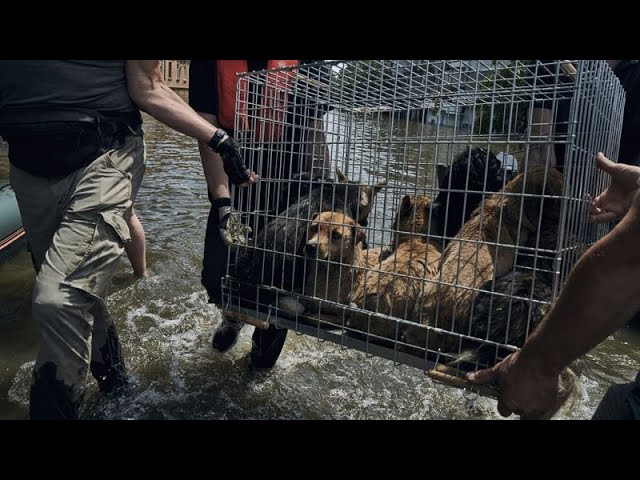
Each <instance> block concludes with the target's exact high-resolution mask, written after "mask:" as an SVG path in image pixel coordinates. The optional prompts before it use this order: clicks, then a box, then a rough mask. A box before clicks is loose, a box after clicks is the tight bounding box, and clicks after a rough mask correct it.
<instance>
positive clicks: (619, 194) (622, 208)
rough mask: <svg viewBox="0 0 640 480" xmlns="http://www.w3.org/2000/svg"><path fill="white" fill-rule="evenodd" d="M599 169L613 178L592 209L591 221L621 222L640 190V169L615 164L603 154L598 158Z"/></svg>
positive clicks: (594, 201)
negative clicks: (639, 185)
mask: <svg viewBox="0 0 640 480" xmlns="http://www.w3.org/2000/svg"><path fill="white" fill-rule="evenodd" d="M596 161H597V163H598V168H600V169H601V170H604V171H605V172H607V173H608V174H609V175H610V176H611V181H610V183H609V186H608V187H607V188H606V189H605V190H604V191H603V192H602V193H601V194H600V195H598V196H597V197H596V198H595V199H594V200H593V201H592V202H591V207H590V212H589V213H590V215H589V220H590V221H591V222H594V223H607V222H615V221H618V220H621V219H622V217H624V216H625V214H626V213H627V211H628V210H629V208H630V207H631V202H632V201H633V195H634V193H635V192H636V190H637V189H638V179H640V168H638V167H635V166H632V165H626V164H624V163H614V162H612V161H611V160H609V159H608V158H607V157H605V156H604V155H603V154H602V153H601V152H599V153H598V155H597V156H596Z"/></svg>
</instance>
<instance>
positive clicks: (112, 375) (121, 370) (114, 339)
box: [89, 326, 129, 395]
mask: <svg viewBox="0 0 640 480" xmlns="http://www.w3.org/2000/svg"><path fill="white" fill-rule="evenodd" d="M100 354H101V357H102V360H103V361H102V362H96V361H92V362H91V364H90V365H89V369H90V370H91V374H92V375H93V377H94V378H95V379H96V381H97V382H98V388H99V389H100V392H101V393H103V394H105V395H106V394H110V393H112V392H116V393H121V392H122V391H123V390H124V389H125V388H126V387H127V385H129V378H128V377H127V371H126V368H125V364H124V359H123V358H122V350H121V348H120V340H119V339H118V334H117V333H116V329H115V327H113V326H110V327H109V328H108V329H107V341H106V343H105V344H104V346H103V347H102V348H100Z"/></svg>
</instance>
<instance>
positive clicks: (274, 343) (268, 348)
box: [249, 325, 288, 369]
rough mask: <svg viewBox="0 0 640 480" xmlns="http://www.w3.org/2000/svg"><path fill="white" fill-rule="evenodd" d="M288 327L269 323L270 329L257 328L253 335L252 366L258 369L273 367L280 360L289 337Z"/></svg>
mask: <svg viewBox="0 0 640 480" xmlns="http://www.w3.org/2000/svg"><path fill="white" fill-rule="evenodd" d="M287 331H288V330H287V329H286V328H277V327H275V326H273V325H269V329H268V330H262V329H261V328H256V329H255V331H254V332H253V337H252V348H251V357H250V364H249V365H250V367H251V368H258V369H268V368H272V367H273V366H274V365H275V364H276V362H277V361H278V357H279V356H280V352H282V348H283V347H284V342H285V340H286V339H287Z"/></svg>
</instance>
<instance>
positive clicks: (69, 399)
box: [29, 362, 84, 420]
mask: <svg viewBox="0 0 640 480" xmlns="http://www.w3.org/2000/svg"><path fill="white" fill-rule="evenodd" d="M56 371H57V367H56V365H55V364H54V363H53V362H47V363H45V364H44V365H42V366H41V367H40V368H39V369H38V370H37V371H35V372H34V381H33V384H32V385H31V392H30V395H29V396H30V398H29V416H30V418H31V420H77V419H78V417H79V413H80V403H81V402H82V394H81V393H79V391H84V386H81V387H80V389H78V388H77V387H74V386H73V385H70V386H68V385H65V384H64V382H62V381H61V380H58V379H57V378H56Z"/></svg>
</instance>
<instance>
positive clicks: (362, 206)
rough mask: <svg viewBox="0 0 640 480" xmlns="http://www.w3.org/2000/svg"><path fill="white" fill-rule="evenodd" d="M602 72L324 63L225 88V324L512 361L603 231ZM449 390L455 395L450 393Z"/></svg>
mask: <svg viewBox="0 0 640 480" xmlns="http://www.w3.org/2000/svg"><path fill="white" fill-rule="evenodd" d="M623 107H624V91H623V89H622V87H621V85H620V83H619V81H618V80H617V78H616V77H615V75H614V74H613V72H612V71H611V69H610V68H609V67H608V65H607V64H606V63H605V62H604V61H594V60H589V61H568V60H553V61H551V60H549V61H540V60H535V61H522V60H516V61H491V60H487V61H480V60H478V61H468V60H465V61H459V60H438V61H430V60H367V61H363V60H359V61H329V62H319V63H315V64H310V65H303V66H299V67H293V68H284V69H277V70H268V71H260V72H252V73H247V74H243V75H240V76H239V79H238V89H237V97H236V123H235V135H236V137H237V139H238V140H239V141H240V142H241V145H242V152H243V155H244V157H245V160H246V162H247V164H248V165H249V166H250V167H251V168H252V169H254V170H255V171H256V172H258V173H259V174H260V175H261V177H262V178H261V181H260V182H259V183H258V184H256V185H255V186H253V187H251V188H248V189H235V191H234V201H235V204H236V208H237V209H238V210H239V212H241V215H242V217H243V222H244V223H245V224H248V225H250V226H251V229H252V234H251V235H250V236H249V238H248V239H247V244H246V245H240V246H234V247H232V248H231V249H230V253H229V267H228V272H227V275H226V277H225V278H224V280H223V295H224V306H225V313H226V314H227V315H229V316H232V317H234V318H236V319H239V320H243V321H245V322H248V323H253V324H254V325H257V326H259V327H263V328H264V327H265V326H267V325H268V324H269V323H271V324H275V325H276V326H279V327H283V328H289V329H293V330H295V331H297V332H301V333H305V334H309V335H314V336H316V337H318V338H322V339H326V340H330V341H334V342H338V343H340V344H342V345H344V346H346V347H351V348H357V349H360V350H363V351H366V352H368V353H371V354H374V355H379V356H383V357H386V358H390V359H393V360H394V361H396V362H399V363H404V364H409V365H413V366H416V367H418V368H422V369H424V370H425V371H427V372H431V373H432V374H433V375H435V374H436V373H437V372H440V373H441V372H445V373H447V374H451V377H450V378H449V383H453V384H455V377H456V375H457V374H459V373H460V372H463V371H467V370H470V369H477V368H483V367H486V366H489V365H492V364H495V363H496V362H497V361H499V360H500V359H501V358H503V357H504V356H505V355H506V354H508V353H510V352H511V351H515V350H517V349H518V348H519V347H521V346H522V344H523V342H524V340H525V339H526V338H527V336H528V335H529V334H530V333H531V332H532V331H533V330H534V329H535V327H536V326H537V324H538V323H539V322H540V320H541V319H542V317H543V316H544V314H545V313H546V312H547V311H548V309H549V306H550V305H551V304H552V303H553V302H554V301H555V299H556V298H557V296H558V293H559V291H560V289H561V288H562V285H563V284H564V282H565V280H566V278H567V275H568V273H569V272H570V270H571V267H572V266H573V264H574V263H575V261H576V260H577V259H578V258H579V257H580V255H581V254H582V253H583V252H584V250H585V249H586V248H588V246H589V245H590V244H592V243H593V242H594V241H596V240H597V239H599V238H600V237H602V236H603V235H604V234H605V233H606V231H607V227H606V226H602V225H600V226H596V225H593V224H589V223H588V222H587V214H588V205H589V199H590V196H595V195H597V194H598V193H599V192H601V191H602V190H603V188H604V187H605V184H606V176H605V175H604V174H603V173H602V172H600V171H598V170H597V168H596V164H595V155H596V153H597V152H599V151H602V152H604V153H605V155H607V156H608V158H610V159H611V160H613V161H616V160H617V155H618V148H619V141H620V132H621V126H622V114H623ZM461 385H462V384H461Z"/></svg>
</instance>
